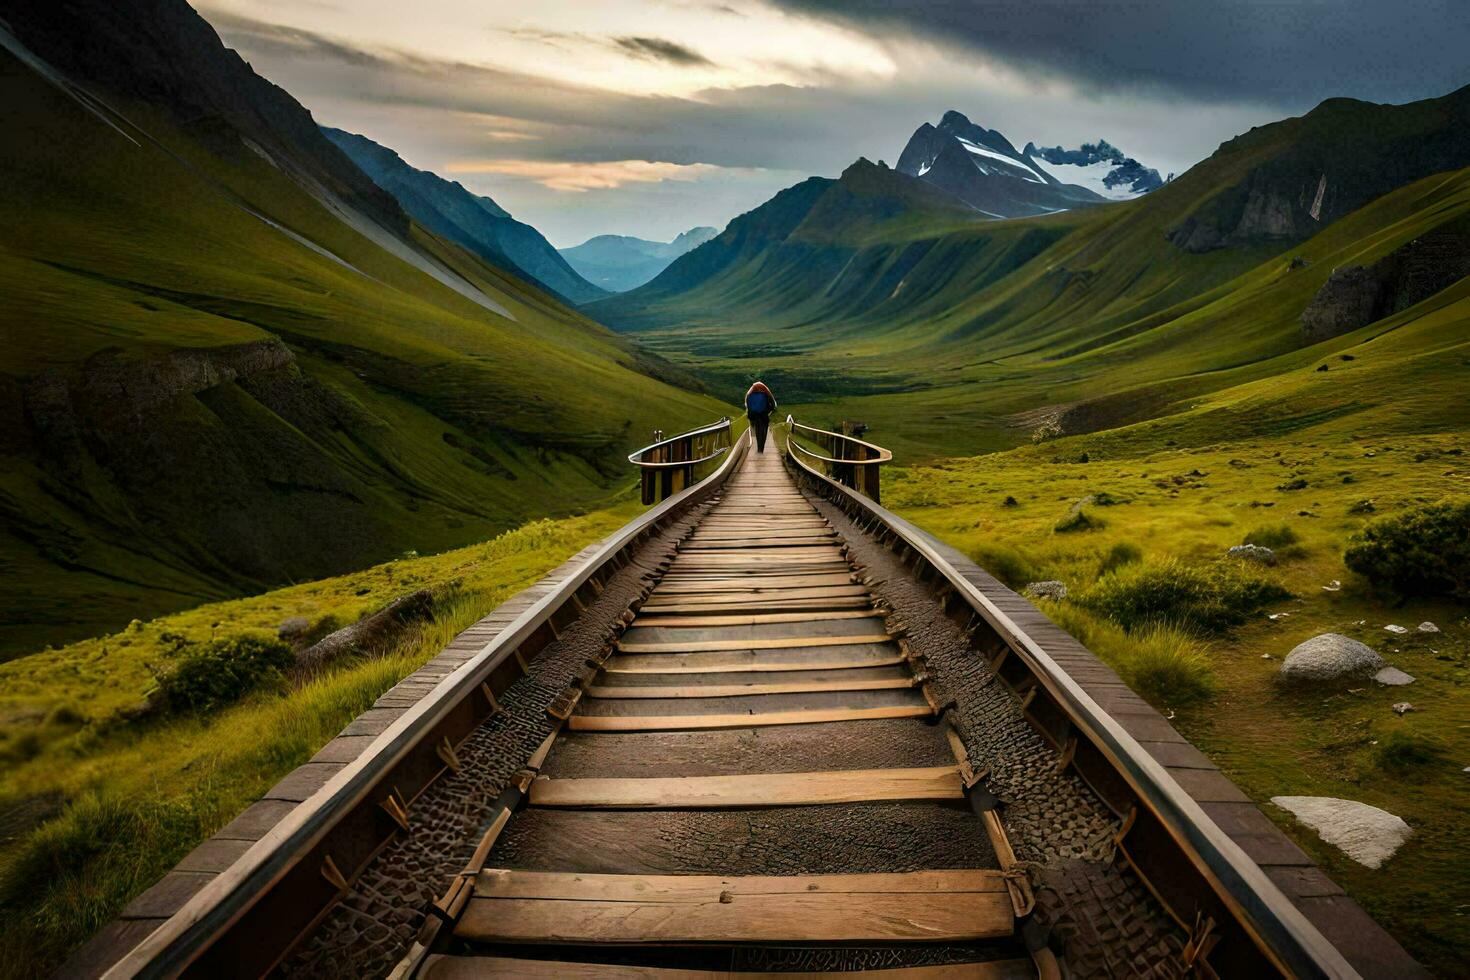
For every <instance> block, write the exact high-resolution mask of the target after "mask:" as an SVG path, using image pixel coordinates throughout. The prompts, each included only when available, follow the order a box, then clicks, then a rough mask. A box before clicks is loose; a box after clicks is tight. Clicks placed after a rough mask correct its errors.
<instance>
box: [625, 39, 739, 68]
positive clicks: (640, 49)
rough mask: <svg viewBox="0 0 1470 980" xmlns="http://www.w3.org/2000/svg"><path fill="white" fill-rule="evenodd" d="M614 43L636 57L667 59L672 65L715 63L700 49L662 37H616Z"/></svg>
mask: <svg viewBox="0 0 1470 980" xmlns="http://www.w3.org/2000/svg"><path fill="white" fill-rule="evenodd" d="M613 43H614V44H616V45H617V46H618V47H620V48H622V49H623V50H624V51H626V52H628V53H629V54H631V55H632V56H633V57H635V58H648V59H650V60H653V61H666V62H668V63H669V64H671V65H683V66H693V65H710V66H713V65H714V62H713V61H710V60H709V59H708V58H706V57H705V56H704V55H702V54H700V53H699V52H698V51H695V50H694V49H692V48H686V47H685V46H684V45H682V44H677V43H675V42H674V41H668V40H665V39H664V38H661V37H615V38H613Z"/></svg>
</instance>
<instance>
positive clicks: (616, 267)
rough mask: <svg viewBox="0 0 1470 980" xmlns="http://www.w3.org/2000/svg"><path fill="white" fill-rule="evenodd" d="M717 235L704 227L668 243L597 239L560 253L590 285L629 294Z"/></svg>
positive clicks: (619, 237) (626, 238) (609, 237)
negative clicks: (680, 257) (631, 290)
mask: <svg viewBox="0 0 1470 980" xmlns="http://www.w3.org/2000/svg"><path fill="white" fill-rule="evenodd" d="M717 234H719V231H718V229H715V228H711V227H708V226H704V225H702V226H700V227H697V228H690V229H689V230H687V231H683V232H680V233H679V234H678V235H677V236H676V237H675V238H674V239H673V240H672V241H668V242H654V241H649V240H648V239H645V238H637V237H635V236H632V235H594V236H593V237H592V238H589V239H587V240H586V241H585V242H582V243H581V244H580V245H574V246H572V247H571V248H563V249H559V250H558V251H559V252H560V253H561V256H562V257H563V258H564V259H566V260H567V262H568V263H570V264H571V266H572V268H573V269H576V270H577V272H578V273H580V274H581V275H582V276H583V278H585V279H587V281H588V282H591V283H594V284H595V285H598V286H600V287H602V288H603V289H607V290H610V291H612V292H626V291H627V290H629V289H636V288H637V287H638V286H641V285H643V284H644V283H646V282H648V281H649V280H651V279H652V278H653V277H654V276H657V275H658V274H659V273H660V272H662V271H664V269H666V268H668V266H669V263H670V262H673V261H674V260H675V259H677V258H678V257H679V256H681V255H683V254H684V253H686V252H688V251H690V250H691V249H695V248H698V247H699V246H700V245H703V244H704V243H705V242H707V241H709V240H710V239H711V238H714V237H715V236H716V235H717Z"/></svg>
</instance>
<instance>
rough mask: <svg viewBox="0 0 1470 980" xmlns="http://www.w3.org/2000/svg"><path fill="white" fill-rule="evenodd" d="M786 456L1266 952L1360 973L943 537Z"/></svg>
mask: <svg viewBox="0 0 1470 980" xmlns="http://www.w3.org/2000/svg"><path fill="white" fill-rule="evenodd" d="M791 459H792V462H794V463H795V464H796V465H797V466H799V467H800V468H801V470H802V471H804V472H805V473H806V474H807V475H808V476H810V477H812V478H815V479H817V480H820V481H821V483H822V484H823V485H824V486H826V487H827V488H829V489H830V490H831V491H832V492H834V493H838V494H840V495H841V496H843V497H845V498H847V502H848V503H850V504H852V505H855V506H856V507H857V508H860V509H862V510H865V511H867V513H868V515H869V516H870V517H872V518H874V519H876V520H877V521H878V522H879V523H881V524H883V525H884V526H885V527H886V528H887V529H888V530H889V531H891V532H893V533H894V534H895V535H896V536H897V538H898V539H899V540H900V541H902V542H903V543H904V544H906V545H907V546H908V547H909V548H912V549H913V551H914V552H916V553H917V554H918V555H919V556H921V557H922V558H923V559H924V560H925V561H926V562H927V563H928V564H929V565H930V567H932V568H934V569H935V570H936V571H937V572H938V573H939V574H940V575H941V576H942V577H943V578H944V579H945V580H946V582H947V584H948V585H949V586H950V587H952V588H953V589H954V590H955V592H956V594H958V595H959V596H961V597H962V598H963V599H964V600H965V601H966V602H967V604H968V605H969V606H970V607H971V608H972V609H973V610H974V611H975V612H977V613H979V615H980V617H981V618H982V619H983V620H984V621H985V622H986V623H988V624H989V625H990V627H991V628H992V629H994V630H995V632H996V634H997V635H998V636H999V637H1000V638H1001V640H1002V641H1003V642H1005V643H1006V644H1007V646H1009V647H1010V649H1011V650H1012V651H1013V652H1015V653H1016V654H1017V655H1018V656H1019V657H1021V658H1022V660H1023V661H1024V662H1025V663H1026V664H1027V666H1028V667H1029V668H1030V670H1031V673H1032V674H1033V675H1034V676H1035V677H1036V678H1037V680H1038V681H1039V682H1040V683H1041V685H1042V686H1043V687H1044V688H1045V689H1046V690H1047V692H1048V693H1049V694H1050V695H1051V696H1052V697H1053V698H1054V699H1055V700H1056V702H1057V703H1058V704H1060V705H1062V706H1063V708H1064V710H1065V711H1066V712H1067V713H1068V715H1069V716H1070V718H1071V720H1072V722H1073V724H1075V725H1076V726H1077V727H1078V729H1080V731H1081V734H1082V735H1083V736H1084V737H1086V738H1088V739H1089V740H1090V741H1092V743H1093V744H1094V745H1096V746H1097V747H1098V748H1099V749H1100V750H1101V751H1102V752H1103V753H1104V755H1105V756H1106V757H1107V758H1108V759H1109V761H1110V762H1111V763H1112V765H1113V766H1114V768H1115V769H1116V771H1117V772H1118V773H1119V774H1120V775H1122V776H1123V778H1124V780H1125V781H1126V782H1127V783H1128V785H1129V787H1130V788H1131V789H1132V790H1133V792H1134V793H1135V794H1136V795H1137V797H1138V798H1139V800H1140V801H1142V802H1143V804H1144V805H1145V806H1147V807H1148V808H1149V809H1150V811H1151V812H1152V813H1153V814H1154V815H1155V816H1156V817H1157V818H1158V819H1159V821H1160V822H1161V823H1162V824H1163V825H1164V826H1165V828H1166V829H1167V831H1168V832H1169V834H1170V836H1171V837H1173V838H1174V840H1175V841H1176V842H1178V843H1179V845H1180V849H1181V850H1182V851H1183V852H1184V854H1185V856H1186V857H1187V858H1188V859H1189V860H1190V861H1191V863H1193V864H1194V866H1195V867H1196V868H1197V869H1198V870H1199V871H1200V873H1201V874H1202V875H1203V876H1204V878H1205V880H1206V881H1208V882H1210V883H1211V885H1212V887H1213V888H1214V890H1215V892H1216V894H1218V895H1220V896H1221V898H1222V899H1223V900H1224V901H1225V902H1226V903H1227V905H1229V906H1232V907H1233V908H1234V910H1235V911H1236V913H1237V914H1238V915H1239V917H1240V918H1241V919H1242V920H1243V921H1245V922H1247V923H1249V924H1250V929H1251V931H1252V934H1253V936H1254V937H1257V943H1258V945H1260V946H1261V947H1262V948H1263V951H1264V952H1265V953H1266V955H1267V956H1268V958H1270V959H1272V960H1273V961H1275V962H1276V964H1277V965H1278V967H1280V968H1282V969H1283V972H1285V973H1286V974H1287V975H1289V976H1293V977H1324V978H1329V977H1330V978H1334V980H1337V978H1344V980H1346V978H1360V976H1361V975H1360V974H1359V973H1358V971H1357V970H1355V969H1354V968H1353V967H1352V965H1351V964H1349V963H1348V962H1347V960H1346V959H1345V958H1344V957H1343V955H1342V953H1341V952H1339V951H1338V949H1337V947H1335V946H1334V945H1332V943H1331V942H1329V941H1328V940H1327V938H1326V937H1325V936H1323V935H1322V933H1321V932H1320V931H1319V930H1318V929H1317V927H1316V926H1315V925H1313V924H1312V923H1311V922H1310V921H1309V920H1308V919H1307V917H1306V916H1305V915H1303V914H1302V912H1301V910H1300V909H1298V908H1297V907H1296V906H1295V905H1294V904H1292V902H1291V900H1290V899H1288V898H1287V897H1286V895H1285V894H1283V893H1282V891H1281V889H1280V888H1278V887H1277V885H1276V883H1275V882H1273V881H1272V880H1271V879H1270V878H1269V877H1267V875H1266V873H1265V871H1264V870H1262V868H1261V866H1260V865H1258V864H1257V863H1256V862H1255V861H1253V860H1252V859H1251V858H1250V856H1249V855H1248V854H1246V853H1245V851H1244V850H1243V849H1242V848H1241V846H1240V845H1239V844H1237V843H1236V842H1235V841H1234V840H1233V839H1232V838H1231V837H1230V836H1229V835H1228V834H1226V833H1225V831H1224V830H1222V829H1221V828H1220V826H1219V824H1217V823H1216V822H1215V821H1214V819H1213V818H1211V817H1210V816H1209V814H1207V813H1206V812H1205V811H1204V808H1203V807H1201V806H1200V805H1199V803H1198V802H1196V801H1195V799H1194V798H1193V797H1192V796H1190V795H1189V794H1188V793H1187V792H1185V791H1184V788H1183V787H1182V786H1180V785H1179V783H1178V782H1177V781H1176V780H1175V779H1174V777H1173V776H1172V775H1170V774H1169V772H1168V770H1166V769H1165V768H1164V767H1163V766H1162V765H1161V764H1160V763H1159V762H1158V760H1157V759H1155V758H1154V757H1153V756H1152V755H1151V754H1150V753H1149V752H1148V751H1147V750H1145V749H1144V748H1143V746H1142V745H1140V744H1139V743H1138V740H1137V739H1135V738H1134V737H1133V735H1132V734H1130V733H1129V732H1128V731H1127V730H1126V729H1125V728H1123V726H1122V725H1120V724H1119V723H1118V721H1117V720H1116V719H1114V718H1113V717H1112V716H1111V715H1110V714H1108V712H1107V711H1105V710H1104V709H1103V708H1102V706H1101V705H1099V704H1098V703H1097V702H1096V701H1095V700H1093V698H1092V695H1090V694H1089V693H1088V692H1087V691H1086V690H1085V689H1083V688H1082V686H1081V685H1080V684H1078V683H1077V681H1076V680H1074V679H1073V678H1072V676H1071V675H1070V674H1069V673H1068V672H1067V671H1066V670H1065V669H1064V668H1063V667H1062V666H1061V665H1060V664H1058V663H1057V662H1056V661H1055V660H1054V659H1053V658H1052V657H1051V655H1050V654H1048V653H1047V652H1046V651H1045V650H1044V649H1043V648H1042V646H1041V645H1040V644H1039V643H1037V642H1036V640H1034V639H1032V638H1031V636H1030V635H1029V634H1027V633H1026V631H1025V630H1023V629H1022V628H1021V627H1020V626H1019V625H1017V623H1016V622H1015V621H1014V620H1012V619H1011V618H1010V616H1008V615H1007V614H1006V613H1005V611H1004V610H1002V609H1001V608H1000V607H999V606H997V605H996V604H995V602H994V601H992V600H991V598H990V597H989V596H987V595H986V594H985V593H983V592H981V591H980V589H979V588H978V587H977V586H976V585H975V584H974V583H973V582H971V581H970V580H969V579H967V578H965V576H964V575H963V574H961V573H960V571H959V570H958V569H956V568H955V567H954V565H953V564H951V563H950V561H949V560H948V559H947V558H945V557H944V555H943V554H942V553H941V549H942V548H943V547H944V546H943V544H942V543H941V542H939V541H937V540H936V539H935V538H933V537H932V536H931V535H929V534H928V533H926V532H924V531H922V530H920V529H919V528H917V527H915V526H914V525H912V524H910V523H909V522H908V521H906V520H904V519H903V518H901V517H899V516H898V515H897V514H895V513H893V512H892V511H890V510H887V509H885V508H884V507H882V506H881V505H880V504H878V503H877V501H875V500H871V499H867V498H865V497H864V495H863V494H861V493H859V492H858V491H855V490H853V489H852V488H850V487H847V486H844V485H843V484H841V483H839V482H838V481H836V480H834V479H832V478H831V477H829V476H828V475H827V474H825V473H823V472H821V471H820V470H818V469H816V468H815V467H812V466H808V465H807V464H806V463H804V462H802V460H800V459H799V458H797V457H796V456H795V455H794V454H792V455H791Z"/></svg>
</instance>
